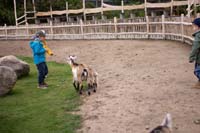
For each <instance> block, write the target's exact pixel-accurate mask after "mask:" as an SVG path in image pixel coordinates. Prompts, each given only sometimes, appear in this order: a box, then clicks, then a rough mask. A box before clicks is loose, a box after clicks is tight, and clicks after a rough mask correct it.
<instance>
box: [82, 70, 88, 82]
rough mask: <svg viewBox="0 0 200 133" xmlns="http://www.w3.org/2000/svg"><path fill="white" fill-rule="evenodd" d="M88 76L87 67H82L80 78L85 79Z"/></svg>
mask: <svg viewBox="0 0 200 133" xmlns="http://www.w3.org/2000/svg"><path fill="white" fill-rule="evenodd" d="M87 78H88V70H87V69H83V72H82V74H81V79H82V80H87Z"/></svg>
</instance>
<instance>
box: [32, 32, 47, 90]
mask: <svg viewBox="0 0 200 133" xmlns="http://www.w3.org/2000/svg"><path fill="white" fill-rule="evenodd" d="M45 37H46V34H45V31H43V30H41V31H39V32H37V33H36V35H35V37H34V40H33V41H30V47H31V48H32V51H33V60H34V64H36V66H37V69H38V88H40V89H46V88H47V87H48V85H47V84H46V83H45V81H44V80H45V77H46V75H47V74H48V67H47V65H46V57H45V53H46V50H45V48H44V47H43V43H42V42H43V41H45Z"/></svg>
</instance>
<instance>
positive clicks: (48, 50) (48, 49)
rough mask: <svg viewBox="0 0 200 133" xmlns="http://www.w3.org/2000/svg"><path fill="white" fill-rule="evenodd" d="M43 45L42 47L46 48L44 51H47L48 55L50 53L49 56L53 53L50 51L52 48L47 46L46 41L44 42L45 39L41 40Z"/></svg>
mask: <svg viewBox="0 0 200 133" xmlns="http://www.w3.org/2000/svg"><path fill="white" fill-rule="evenodd" d="M43 47H44V49H46V53H47V54H48V55H50V56H52V55H53V52H52V50H51V49H50V48H49V47H48V46H47V42H46V41H43Z"/></svg>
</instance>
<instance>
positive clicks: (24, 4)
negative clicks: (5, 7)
mask: <svg viewBox="0 0 200 133" xmlns="http://www.w3.org/2000/svg"><path fill="white" fill-rule="evenodd" d="M24 15H25V17H24V18H25V23H27V17H26V15H27V14H26V0H24Z"/></svg>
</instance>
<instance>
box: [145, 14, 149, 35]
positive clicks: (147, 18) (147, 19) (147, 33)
mask: <svg viewBox="0 0 200 133" xmlns="http://www.w3.org/2000/svg"><path fill="white" fill-rule="evenodd" d="M146 26H147V32H146V35H147V38H149V17H148V16H146Z"/></svg>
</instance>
